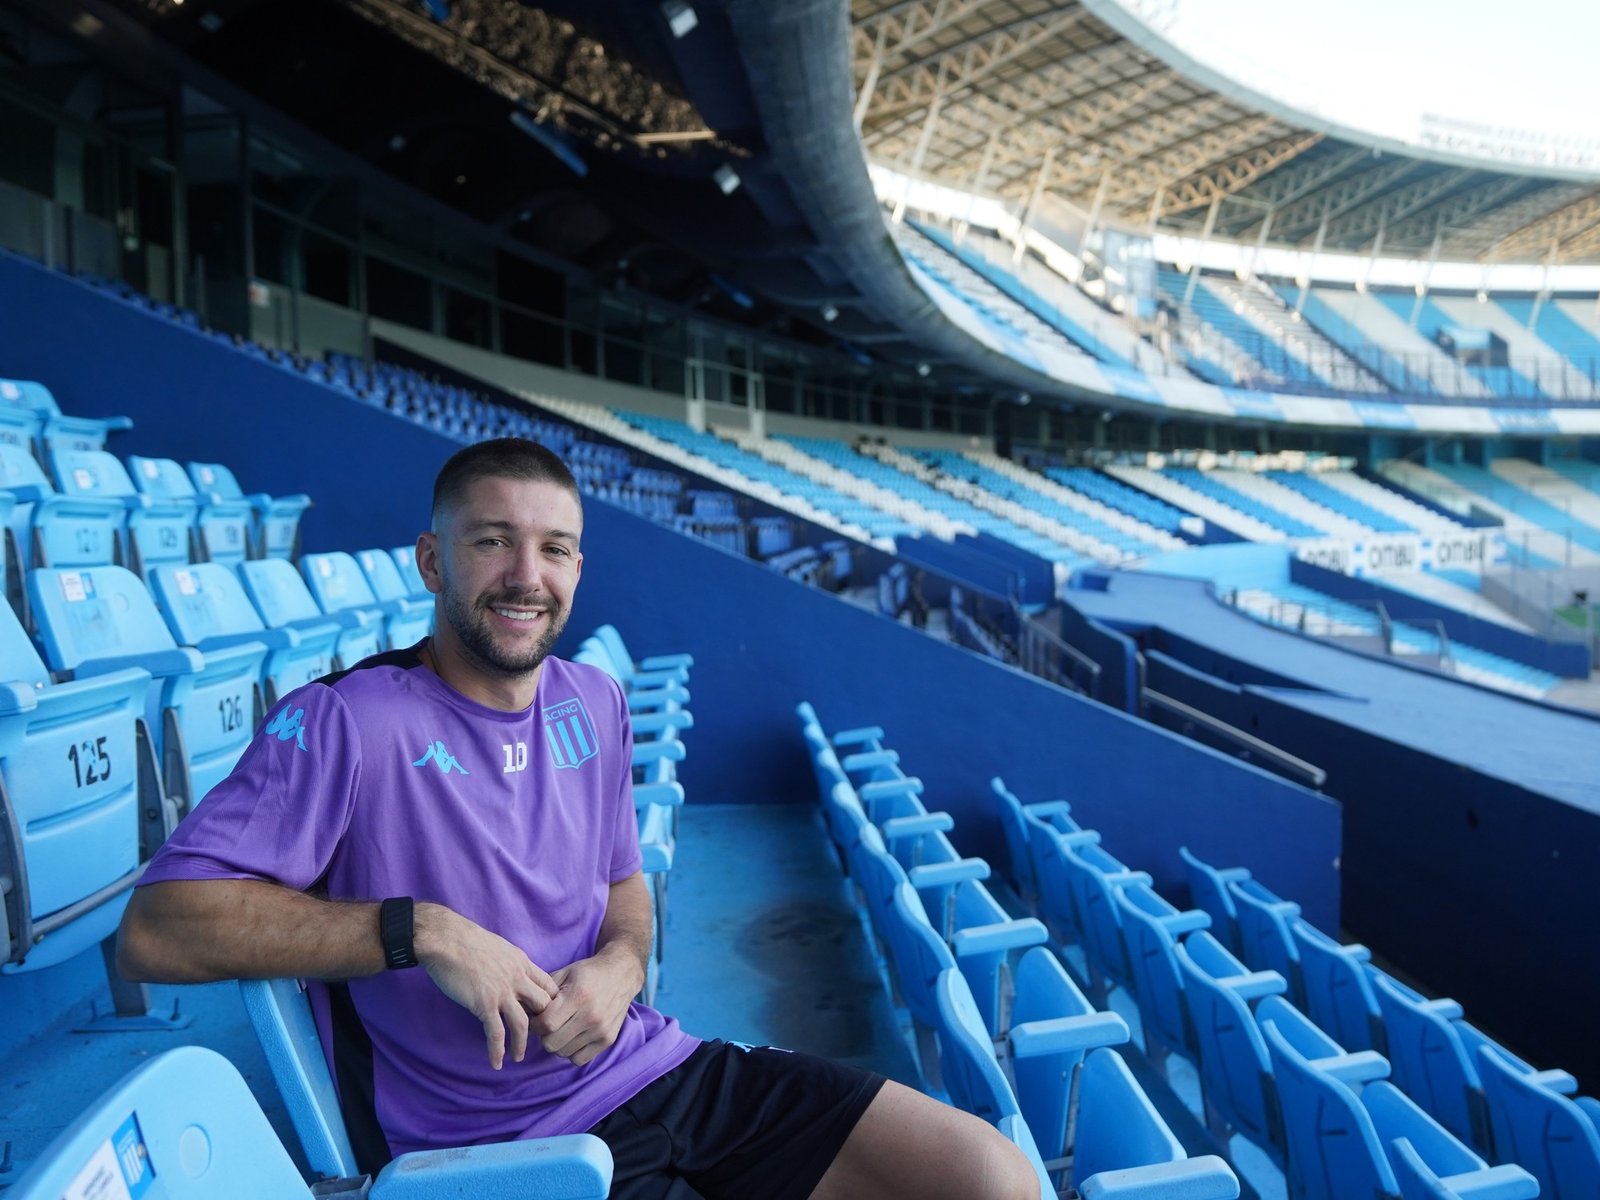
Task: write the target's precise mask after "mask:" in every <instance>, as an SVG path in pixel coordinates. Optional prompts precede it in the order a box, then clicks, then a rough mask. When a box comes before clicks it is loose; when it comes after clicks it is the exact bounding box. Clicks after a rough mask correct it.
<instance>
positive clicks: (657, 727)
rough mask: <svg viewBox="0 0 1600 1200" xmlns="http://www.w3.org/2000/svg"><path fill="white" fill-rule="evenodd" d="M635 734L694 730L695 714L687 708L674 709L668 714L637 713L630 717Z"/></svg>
mask: <svg viewBox="0 0 1600 1200" xmlns="http://www.w3.org/2000/svg"><path fill="white" fill-rule="evenodd" d="M629 723H630V724H631V725H632V726H633V732H634V733H635V734H640V733H660V732H661V731H662V730H663V729H692V728H693V727H694V714H693V713H692V712H690V711H689V710H688V709H687V708H674V709H671V710H669V711H667V712H646V713H636V714H631V715H630V716H629Z"/></svg>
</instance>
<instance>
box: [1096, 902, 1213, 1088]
mask: <svg viewBox="0 0 1600 1200" xmlns="http://www.w3.org/2000/svg"><path fill="white" fill-rule="evenodd" d="M1116 899H1117V905H1118V907H1119V908H1120V909H1121V916H1122V937H1123V944H1124V945H1125V946H1126V948H1127V952H1128V970H1129V976H1130V982H1131V985H1132V990H1133V995H1134V999H1135V1000H1136V1001H1137V1003H1138V1005H1139V1018H1140V1024H1141V1026H1142V1027H1143V1030H1144V1052H1145V1054H1146V1055H1147V1056H1148V1057H1149V1058H1150V1059H1151V1060H1152V1061H1153V1062H1156V1063H1160V1062H1162V1061H1163V1060H1165V1058H1166V1056H1167V1054H1168V1053H1169V1052H1171V1051H1173V1050H1177V1051H1179V1052H1180V1053H1184V1054H1189V1055H1193V1054H1194V1053H1195V1047H1194V1032H1193V1030H1192V1029H1191V1027H1190V1024H1189V1009H1188V1004H1187V1001H1185V999H1184V994H1183V976H1182V974H1181V973H1180V972H1179V970H1178V959H1177V956H1176V955H1175V954H1174V953H1173V947H1175V946H1176V945H1177V944H1178V942H1179V940H1180V939H1182V938H1183V937H1184V936H1185V935H1186V934H1189V933H1192V932H1193V931H1195V930H1197V929H1205V928H1207V927H1208V926H1209V925H1210V924H1211V918H1210V917H1209V916H1207V915H1206V914H1205V913H1204V912H1202V911H1200V910H1199V909H1190V910H1189V911H1188V912H1179V911H1178V910H1177V909H1176V908H1174V907H1173V906H1172V905H1171V904H1170V903H1168V902H1167V901H1166V900H1165V899H1163V898H1162V897H1161V896H1160V895H1159V894H1157V892H1156V891H1155V889H1154V888H1152V887H1151V886H1150V885H1149V884H1146V883H1130V884H1128V885H1126V886H1125V887H1121V888H1118V889H1117V891H1116Z"/></svg>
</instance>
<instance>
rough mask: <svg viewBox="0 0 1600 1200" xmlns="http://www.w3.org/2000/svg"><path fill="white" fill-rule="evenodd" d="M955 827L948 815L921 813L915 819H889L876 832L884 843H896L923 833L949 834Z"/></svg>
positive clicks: (953, 821)
mask: <svg viewBox="0 0 1600 1200" xmlns="http://www.w3.org/2000/svg"><path fill="white" fill-rule="evenodd" d="M955 825H956V823H955V820H954V819H953V818H952V817H951V816H950V814H949V813H942V812H935V813H923V814H922V815H921V816H916V817H890V818H889V819H888V820H887V821H885V822H884V823H883V824H882V825H881V826H879V827H878V832H879V833H881V834H883V840H884V841H885V842H896V841H899V840H900V839H901V838H908V837H921V836H922V835H923V834H925V833H949V832H950V831H951V830H952V829H954V828H955Z"/></svg>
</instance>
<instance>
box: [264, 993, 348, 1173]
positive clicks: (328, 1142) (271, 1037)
mask: <svg viewBox="0 0 1600 1200" xmlns="http://www.w3.org/2000/svg"><path fill="white" fill-rule="evenodd" d="M239 994H240V996H241V997H242V998H243V1000H244V1010H245V1013H246V1014H247V1015H248V1016H249V1018H250V1026H251V1028H252V1029H254V1030H255V1034H256V1040H257V1041H259V1042H260V1043H261V1051H262V1053H263V1054H264V1055H265V1056H266V1059H267V1067H268V1069H269V1070H271V1072H272V1081H273V1083H275V1084H276V1085H277V1088H278V1094H279V1095H280V1096H282V1097H283V1103H284V1107H285V1108H287V1109H288V1110H289V1121H290V1124H292V1125H293V1126H294V1131H295V1135H296V1136H297V1137H299V1139H300V1148H301V1149H302V1150H303V1151H304V1152H305V1156H306V1165H307V1166H309V1167H310V1168H311V1170H312V1172H313V1173H314V1174H316V1175H318V1176H321V1177H324V1178H330V1179H342V1178H345V1177H348V1176H351V1175H355V1174H356V1173H357V1171H356V1156H355V1152H354V1151H353V1150H352V1149H351V1147H350V1138H349V1136H348V1135H347V1134H346V1133H345V1127H344V1116H343V1114H342V1113H341V1111H340V1109H339V1093H338V1092H337V1091H336V1090H335V1088H334V1085H333V1076H332V1074H331V1073H330V1072H329V1070H328V1062H327V1059H326V1058H325V1057H324V1055H323V1053H322V1040H321V1038H319V1037H318V1036H317V1026H316V1021H315V1019H314V1018H313V1017H312V1014H311V1000H310V997H309V996H307V994H306V991H305V988H304V986H303V985H302V984H301V983H300V981H299V980H297V979H241V980H240V981H239Z"/></svg>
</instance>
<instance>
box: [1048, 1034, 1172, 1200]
mask: <svg viewBox="0 0 1600 1200" xmlns="http://www.w3.org/2000/svg"><path fill="white" fill-rule="evenodd" d="M1187 1157H1188V1155H1187V1154H1186V1153H1185V1152H1184V1149H1183V1144H1182V1143H1181V1142H1179V1141H1178V1139H1177V1138H1176V1137H1174V1136H1173V1133H1172V1130H1171V1129H1169V1128H1168V1127H1167V1123H1166V1122H1165V1121H1164V1120H1162V1119H1161V1114H1160V1113H1158V1112H1157V1111H1156V1107H1155V1105H1154V1104H1152V1103H1151V1102H1150V1098H1149V1097H1148V1096H1147V1095H1145V1092H1144V1089H1143V1088H1141V1087H1140V1086H1139V1085H1138V1083H1137V1082H1136V1081H1135V1080H1134V1078H1133V1072H1131V1071H1130V1070H1128V1064H1127V1063H1126V1062H1124V1061H1123V1059H1122V1056H1121V1055H1120V1054H1118V1053H1117V1052H1116V1051H1115V1050H1110V1049H1100V1050H1093V1051H1090V1053H1089V1055H1088V1057H1087V1058H1085V1059H1084V1060H1083V1068H1082V1077H1081V1078H1080V1080H1079V1083H1078V1122H1077V1126H1076V1128H1075V1129H1074V1130H1073V1133H1072V1183H1073V1185H1074V1186H1076V1187H1078V1188H1080V1189H1081V1188H1082V1186H1083V1183H1084V1181H1085V1180H1087V1179H1090V1178H1091V1177H1093V1176H1095V1175H1099V1174H1101V1173H1102V1172H1105V1171H1120V1170H1126V1169H1128V1168H1131V1167H1146V1166H1153V1165H1155V1164H1157V1163H1171V1162H1181V1161H1182V1160H1183V1159H1185V1158H1187Z"/></svg>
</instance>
